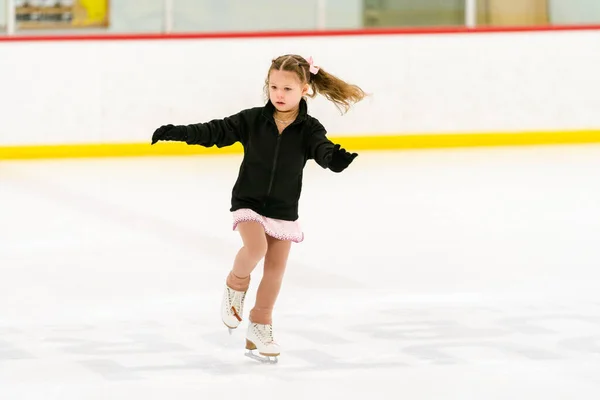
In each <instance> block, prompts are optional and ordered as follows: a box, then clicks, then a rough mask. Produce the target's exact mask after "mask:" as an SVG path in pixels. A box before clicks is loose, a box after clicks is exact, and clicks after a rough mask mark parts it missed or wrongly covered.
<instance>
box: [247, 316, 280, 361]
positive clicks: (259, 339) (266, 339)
mask: <svg viewBox="0 0 600 400" xmlns="http://www.w3.org/2000/svg"><path fill="white" fill-rule="evenodd" d="M246 350H248V351H247V352H246V356H247V357H250V358H252V359H254V360H257V361H260V362H263V363H269V364H276V363H277V361H278V358H277V357H278V356H279V354H280V352H281V349H280V347H279V345H278V344H277V343H276V342H275V340H274V339H273V326H272V325H262V324H255V323H252V322H250V324H249V325H248V332H247V333H246ZM254 350H257V351H258V355H257V354H254ZM261 356H262V357H261Z"/></svg>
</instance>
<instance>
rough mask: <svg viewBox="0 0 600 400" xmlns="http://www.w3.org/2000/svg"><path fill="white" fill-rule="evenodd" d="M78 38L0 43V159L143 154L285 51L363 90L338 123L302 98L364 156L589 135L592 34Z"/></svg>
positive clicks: (249, 85) (217, 105)
mask: <svg viewBox="0 0 600 400" xmlns="http://www.w3.org/2000/svg"><path fill="white" fill-rule="evenodd" d="M80 39H81V40H59V41H52V40H39V41H37V40H26V41H11V40H8V41H6V40H3V41H0V88H1V91H2V100H1V101H2V103H1V107H0V112H1V118H0V157H1V156H2V155H4V158H6V157H7V154H8V156H10V154H9V153H10V152H11V151H15V147H24V146H25V147H27V146H29V147H30V146H45V145H90V144H94V145H99V144H103V145H120V144H128V145H131V144H138V143H139V144H140V145H142V144H143V145H145V144H147V143H148V142H149V140H150V137H151V134H152V132H153V131H154V129H155V128H156V127H158V126H159V125H161V124H165V123H173V124H186V123H193V122H202V121H207V120H210V119H213V118H221V117H224V116H227V115H230V114H233V113H235V112H237V111H238V110H240V109H243V108H247V107H253V106H257V105H261V104H263V103H264V96H263V85H264V80H265V77H266V73H267V68H268V67H269V64H270V60H271V59H272V58H274V57H276V56H278V55H281V54H287V53H297V54H301V55H303V56H306V57H308V56H312V57H313V58H314V60H315V63H316V64H317V65H319V66H321V67H322V68H324V69H326V70H328V71H329V72H331V73H333V74H336V75H338V76H339V77H341V78H343V79H345V80H347V81H349V82H351V83H356V84H358V85H360V86H361V87H362V88H363V89H364V90H365V91H367V92H368V93H370V96H369V97H368V98H367V99H366V100H365V101H363V102H362V103H359V104H358V105H356V106H355V107H354V108H353V109H352V110H351V111H350V112H349V113H348V114H346V115H344V116H341V115H340V113H339V112H338V110H337V109H336V108H335V106H334V105H333V104H332V103H329V102H328V101H327V100H325V99H324V98H322V97H318V98H317V99H315V100H310V101H309V111H310V113H311V114H312V115H313V116H315V117H317V118H318V119H319V120H320V121H321V122H322V123H323V124H324V125H325V126H326V128H327V129H328V132H329V135H330V136H331V137H336V136H338V137H344V138H347V139H348V140H349V139H355V140H361V141H362V142H361V143H363V147H365V148H367V147H369V145H368V143H371V144H372V145H371V147H373V148H375V147H379V148H385V147H386V145H381V142H380V144H379V145H377V144H374V141H373V139H372V138H375V137H377V138H378V139H381V137H382V136H383V137H387V138H388V139H389V140H388V143H392V142H393V141H394V140H396V141H398V140H400V141H401V140H402V137H419V136H423V135H424V136H427V137H428V138H429V139H428V140H429V142H431V143H432V145H435V143H436V139H435V138H436V137H439V138H440V140H441V142H439V143H442V142H444V141H446V142H447V144H448V145H451V144H452V141H453V139H449V138H458V137H461V138H463V139H462V140H463V141H464V138H465V136H469V135H473V138H475V136H477V135H488V137H489V135H494V137H496V138H500V137H501V136H506V135H510V137H514V135H516V134H525V135H532V133H531V132H535V135H540V134H546V133H549V132H552V133H553V134H560V135H562V136H561V137H562V139H561V140H560V141H563V142H564V141H568V139H569V135H573V136H572V137H573V138H575V137H580V138H582V137H583V138H584V139H585V140H584V141H596V140H598V136H599V135H598V130H599V129H600V73H599V72H598V71H600V29H599V30H594V29H591V30H574V31H568V30H565V31H540V32H535V31H533V32H532V31H527V32H478V33H472V34H471V33H465V34H456V33H447V34H441V33H440V34H431V33H427V34H403V33H390V34H378V35H369V34H355V35H350V34H348V35H339V36H295V37H294V36H290V37H237V38H204V37H198V38H182V39H173V38H170V39H154V38H146V39H143V38H136V39H131V38H130V39H122V38H121V39H120V40H113V39H114V38H113V39H110V38H105V39H103V40H85V39H83V38H80ZM370 138H371V139H370ZM392 138H394V139H393V140H392ZM432 138H433V139H432ZM473 140H474V141H475V142H476V140H475V139H473ZM497 140H500V141H501V140H502V139H497ZM525 141H527V140H525ZM467 142H468V139H467ZM357 143H358V142H357ZM390 146H392V145H390ZM153 147H156V146H153ZM392 147H393V146H392ZM408 147H410V146H408ZM7 148H9V149H12V150H7ZM73 148H74V147H73ZM2 149H4V150H2ZM2 151H4V153H2ZM109 153H110V152H109Z"/></svg>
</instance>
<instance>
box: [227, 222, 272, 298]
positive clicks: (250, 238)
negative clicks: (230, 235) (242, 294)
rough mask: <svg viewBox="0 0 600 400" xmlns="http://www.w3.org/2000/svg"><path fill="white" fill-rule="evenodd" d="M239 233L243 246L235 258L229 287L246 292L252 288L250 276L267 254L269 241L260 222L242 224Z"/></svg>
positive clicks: (228, 280) (229, 278)
mask: <svg viewBox="0 0 600 400" xmlns="http://www.w3.org/2000/svg"><path fill="white" fill-rule="evenodd" d="M238 231H239V232H240V236H241V237H242V242H243V246H242V248H241V249H240V250H239V251H238V253H237V255H236V257H235V260H234V262H233V269H232V270H231V272H230V273H229V275H228V277H227V285H228V286H229V287H230V288H232V289H234V290H238V291H245V290H247V289H248V287H249V286H250V274H251V273H252V271H253V270H254V268H256V265H257V264H258V263H259V262H260V260H261V259H262V258H263V257H265V254H266V253H267V239H266V234H265V230H264V228H263V226H262V225H261V224H259V223H258V222H254V221H248V222H241V223H240V224H239V225H238Z"/></svg>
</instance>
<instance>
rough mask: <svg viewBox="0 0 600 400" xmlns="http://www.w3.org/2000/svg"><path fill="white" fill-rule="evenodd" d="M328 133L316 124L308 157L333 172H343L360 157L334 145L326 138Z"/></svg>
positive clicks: (311, 136)
mask: <svg viewBox="0 0 600 400" xmlns="http://www.w3.org/2000/svg"><path fill="white" fill-rule="evenodd" d="M326 134H327V132H326V131H325V128H324V127H323V125H321V124H320V123H318V122H317V123H315V125H314V127H313V131H312V134H311V135H310V139H309V143H308V155H309V158H312V159H314V160H315V161H316V163H317V164H319V165H320V166H321V167H323V168H329V169H330V170H331V171H333V172H342V171H343V170H345V169H346V168H348V166H349V165H350V163H351V162H352V161H354V159H355V158H356V157H357V156H358V154H356V153H348V152H347V151H346V150H345V149H343V148H341V146H340V145H339V144H333V142H331V141H330V140H329V139H327V136H326Z"/></svg>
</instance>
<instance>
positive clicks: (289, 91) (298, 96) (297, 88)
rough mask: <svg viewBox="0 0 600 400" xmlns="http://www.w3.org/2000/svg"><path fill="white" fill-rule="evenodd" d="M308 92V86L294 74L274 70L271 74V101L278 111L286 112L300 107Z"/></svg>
mask: <svg viewBox="0 0 600 400" xmlns="http://www.w3.org/2000/svg"><path fill="white" fill-rule="evenodd" d="M307 92H308V84H303V83H302V82H300V79H298V75H297V74H295V73H294V72H290V71H278V70H272V71H271V72H270V73H269V99H270V100H271V103H273V105H274V106H275V108H276V109H277V110H278V111H281V112H285V111H290V110H293V109H294V108H296V107H298V104H300V100H302V96H304V95H305V94H306V93H307Z"/></svg>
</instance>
